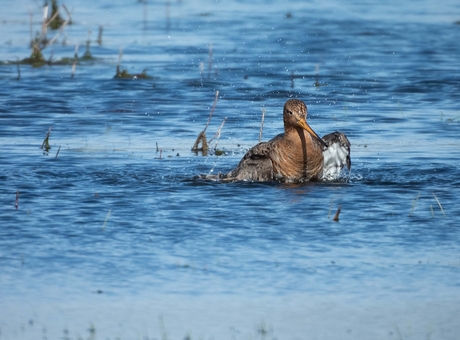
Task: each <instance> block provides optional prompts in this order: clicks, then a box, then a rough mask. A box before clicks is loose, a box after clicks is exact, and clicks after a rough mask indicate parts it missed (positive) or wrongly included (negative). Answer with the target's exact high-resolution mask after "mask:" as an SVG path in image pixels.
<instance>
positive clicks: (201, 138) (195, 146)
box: [192, 91, 219, 156]
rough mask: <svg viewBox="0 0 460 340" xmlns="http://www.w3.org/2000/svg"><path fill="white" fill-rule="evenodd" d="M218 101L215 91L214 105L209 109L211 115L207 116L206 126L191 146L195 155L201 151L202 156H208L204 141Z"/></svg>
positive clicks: (217, 93)
mask: <svg viewBox="0 0 460 340" xmlns="http://www.w3.org/2000/svg"><path fill="white" fill-rule="evenodd" d="M218 99H219V91H216V98H215V99H214V104H213V105H212V109H211V113H210V114H209V118H208V121H207V122H206V125H205V127H204V129H203V131H201V132H200V133H199V134H198V137H197V139H196V141H195V144H193V146H192V151H194V152H195V153H198V151H201V152H202V155H203V156H207V155H208V143H207V141H206V129H207V128H208V126H209V123H210V122H211V118H212V114H213V113H214V110H215V109H216V105H217V100H218ZM200 143H201V148H199V147H198V146H199V145H200Z"/></svg>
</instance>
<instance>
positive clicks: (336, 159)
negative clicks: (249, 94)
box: [322, 132, 351, 180]
mask: <svg viewBox="0 0 460 340" xmlns="http://www.w3.org/2000/svg"><path fill="white" fill-rule="evenodd" d="M322 139H323V140H324V141H325V142H326V144H327V145H328V147H327V148H325V149H324V150H323V157H324V162H323V176H322V179H323V180H334V179H336V178H337V177H338V176H339V175H340V171H341V170H342V169H343V167H344V166H345V165H346V166H347V168H348V171H350V169H351V159H350V145H351V144H350V141H349V140H348V138H347V136H345V134H343V133H341V132H333V133H330V134H328V135H326V136H324V137H323V138H322Z"/></svg>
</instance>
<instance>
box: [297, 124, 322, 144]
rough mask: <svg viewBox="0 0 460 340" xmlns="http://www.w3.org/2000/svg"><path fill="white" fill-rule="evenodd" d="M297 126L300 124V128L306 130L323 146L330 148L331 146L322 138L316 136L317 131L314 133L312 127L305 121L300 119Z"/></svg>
mask: <svg viewBox="0 0 460 340" xmlns="http://www.w3.org/2000/svg"><path fill="white" fill-rule="evenodd" d="M297 124H299V126H300V127H301V128H302V129H304V130H305V131H307V132H308V133H309V134H310V135H312V136H313V137H315V138H316V139H317V140H318V141H319V142H320V143H321V144H323V145H324V146H325V147H328V146H329V145H327V144H326V142H325V141H323V140H322V139H321V138H319V136H318V135H317V134H316V132H315V131H313V129H312V128H311V127H310V125H308V124H307V122H306V121H305V120H303V119H299V121H298V122H297Z"/></svg>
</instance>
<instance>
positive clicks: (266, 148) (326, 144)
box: [222, 99, 351, 182]
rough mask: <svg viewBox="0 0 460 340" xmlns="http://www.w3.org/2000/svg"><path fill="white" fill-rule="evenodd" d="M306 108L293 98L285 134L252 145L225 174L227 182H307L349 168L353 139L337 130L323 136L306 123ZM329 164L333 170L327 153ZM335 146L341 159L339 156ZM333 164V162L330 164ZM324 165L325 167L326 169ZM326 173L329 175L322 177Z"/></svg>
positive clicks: (287, 106) (286, 113) (285, 116)
mask: <svg viewBox="0 0 460 340" xmlns="http://www.w3.org/2000/svg"><path fill="white" fill-rule="evenodd" d="M306 118H307V107H306V105H305V103H304V102H303V101H301V100H298V99H290V100H288V101H287V102H286V104H285V105H284V111H283V121H284V133H282V134H279V135H278V136H276V137H274V138H273V139H271V140H270V141H268V142H261V143H259V144H257V145H256V146H254V147H253V148H251V149H250V150H249V151H248V152H247V153H246V155H244V157H243V159H241V161H240V163H239V164H238V166H237V167H236V168H235V169H233V170H232V171H230V172H229V173H228V174H226V175H224V176H223V178H222V179H223V180H224V181H259V182H265V181H272V180H277V181H281V182H305V181H310V180H320V179H323V177H325V178H326V177H327V178H326V179H330V178H329V177H332V175H330V174H331V173H333V174H335V173H336V172H337V169H338V172H340V170H341V169H342V167H343V166H344V164H345V163H346V165H347V166H348V168H350V165H351V162H350V142H349V141H348V139H347V138H346V136H345V135H344V134H342V133H339V132H335V133H332V134H329V135H327V136H325V137H324V138H325V140H326V141H325V140H323V139H321V138H320V137H319V136H318V135H317V134H316V133H315V132H314V131H313V129H312V128H311V127H310V126H309V125H308V124H307V121H306ZM337 143H338V144H337ZM332 145H334V148H331V149H330V150H334V151H333V152H332V151H330V152H329V153H328V154H327V157H328V164H329V163H330V164H334V168H333V170H330V169H329V168H327V169H326V168H324V161H325V159H324V158H325V156H326V153H325V154H324V156H323V152H326V150H328V149H329V148H330V147H331V146H332ZM336 149H340V151H341V152H340V154H341V155H340V158H339V159H336V157H335V156H337V152H336ZM331 167H332V165H331ZM323 168H324V169H323ZM323 174H325V175H326V176H323Z"/></svg>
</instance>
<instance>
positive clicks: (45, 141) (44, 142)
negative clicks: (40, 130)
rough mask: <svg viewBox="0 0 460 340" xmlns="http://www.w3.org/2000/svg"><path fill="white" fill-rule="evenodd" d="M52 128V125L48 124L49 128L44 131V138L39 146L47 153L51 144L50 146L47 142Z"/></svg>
mask: <svg viewBox="0 0 460 340" xmlns="http://www.w3.org/2000/svg"><path fill="white" fill-rule="evenodd" d="M52 128H53V127H52V126H50V128H49V129H48V132H47V133H46V136H45V139H44V140H43V143H42V145H41V146H40V149H43V152H44V153H48V151H49V150H50V149H51V146H50V143H49V138H50V134H51V129H52Z"/></svg>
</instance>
